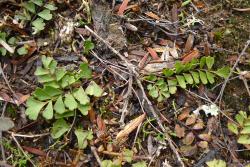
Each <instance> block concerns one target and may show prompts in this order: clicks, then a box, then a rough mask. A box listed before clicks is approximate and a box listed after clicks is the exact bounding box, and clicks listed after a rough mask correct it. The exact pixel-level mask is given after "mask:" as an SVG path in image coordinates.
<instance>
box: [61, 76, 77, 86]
mask: <svg viewBox="0 0 250 167" xmlns="http://www.w3.org/2000/svg"><path fill="white" fill-rule="evenodd" d="M75 82H76V80H75V78H74V76H71V75H65V76H64V77H63V78H62V80H61V86H62V88H65V87H67V86H69V85H71V84H73V83H75Z"/></svg>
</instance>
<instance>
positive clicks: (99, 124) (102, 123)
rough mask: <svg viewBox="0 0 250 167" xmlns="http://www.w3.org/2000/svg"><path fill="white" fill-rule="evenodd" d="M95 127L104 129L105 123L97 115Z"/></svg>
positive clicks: (100, 129)
mask: <svg viewBox="0 0 250 167" xmlns="http://www.w3.org/2000/svg"><path fill="white" fill-rule="evenodd" d="M96 123H97V127H98V130H99V131H105V130H106V125H105V122H104V121H103V119H102V118H101V117H100V116H99V115H98V116H97V119H96Z"/></svg>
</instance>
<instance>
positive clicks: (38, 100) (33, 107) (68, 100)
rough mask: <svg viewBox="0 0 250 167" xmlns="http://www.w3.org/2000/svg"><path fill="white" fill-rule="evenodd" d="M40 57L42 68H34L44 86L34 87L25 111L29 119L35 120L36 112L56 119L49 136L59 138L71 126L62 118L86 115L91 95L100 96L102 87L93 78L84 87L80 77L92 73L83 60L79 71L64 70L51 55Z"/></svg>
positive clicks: (83, 77) (49, 118)
mask: <svg viewBox="0 0 250 167" xmlns="http://www.w3.org/2000/svg"><path fill="white" fill-rule="evenodd" d="M41 60H42V67H38V68H37V69H36V71H35V75H36V76H37V77H38V82H40V83H41V84H42V85H43V86H42V87H41V88H36V90H35V91H34V92H33V93H32V96H31V97H30V98H29V99H28V100H27V103H26V104H27V109H26V111H25V113H26V115H27V116H28V117H29V119H31V120H37V119H38V116H39V114H41V115H42V116H43V117H44V118H45V119H46V120H52V119H55V120H56V122H55V123H54V124H53V127H52V137H53V138H59V137H61V136H62V135H63V134H64V133H66V132H67V131H68V130H69V129H70V125H69V124H68V123H67V121H65V118H68V117H72V116H75V115H77V116H79V114H77V113H81V114H82V115H84V116H85V115H87V114H88V111H89V109H90V108H91V101H90V96H94V97H100V96H102V94H103V90H102V88H101V87H100V86H99V85H97V84H96V83H95V82H94V81H90V82H89V84H88V86H87V87H86V89H84V88H83V87H82V86H81V80H83V79H85V80H86V79H90V78H91V76H92V72H91V70H90V69H89V67H88V64H86V63H82V64H81V65H80V70H78V71H67V70H66V69H65V67H58V66H57V62H56V61H55V60H54V59H53V58H51V57H46V56H42V58H41ZM76 132H77V133H78V135H79V132H78V131H76Z"/></svg>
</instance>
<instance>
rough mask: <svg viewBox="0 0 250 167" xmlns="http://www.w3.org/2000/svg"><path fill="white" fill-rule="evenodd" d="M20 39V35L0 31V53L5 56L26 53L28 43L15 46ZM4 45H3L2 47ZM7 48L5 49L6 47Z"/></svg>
mask: <svg viewBox="0 0 250 167" xmlns="http://www.w3.org/2000/svg"><path fill="white" fill-rule="evenodd" d="M20 40H21V38H20V37H14V36H10V35H8V34H7V33H6V32H2V31H0V45H2V46H0V55H1V56H7V55H10V56H11V55H13V54H15V53H17V54H18V55H25V54H27V53H28V49H29V47H30V46H29V45H27V44H24V45H21V46H17V42H19V41H20ZM4 45H5V47H3V46H4ZM6 48H7V49H6Z"/></svg>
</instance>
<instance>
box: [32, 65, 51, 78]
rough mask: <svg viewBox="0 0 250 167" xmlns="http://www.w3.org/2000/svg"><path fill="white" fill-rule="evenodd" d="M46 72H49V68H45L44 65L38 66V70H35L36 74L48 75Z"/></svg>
mask: <svg viewBox="0 0 250 167" xmlns="http://www.w3.org/2000/svg"><path fill="white" fill-rule="evenodd" d="M46 74H49V70H47V69H44V68H42V67H37V68H36V71H35V75H36V76H40V75H46Z"/></svg>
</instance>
